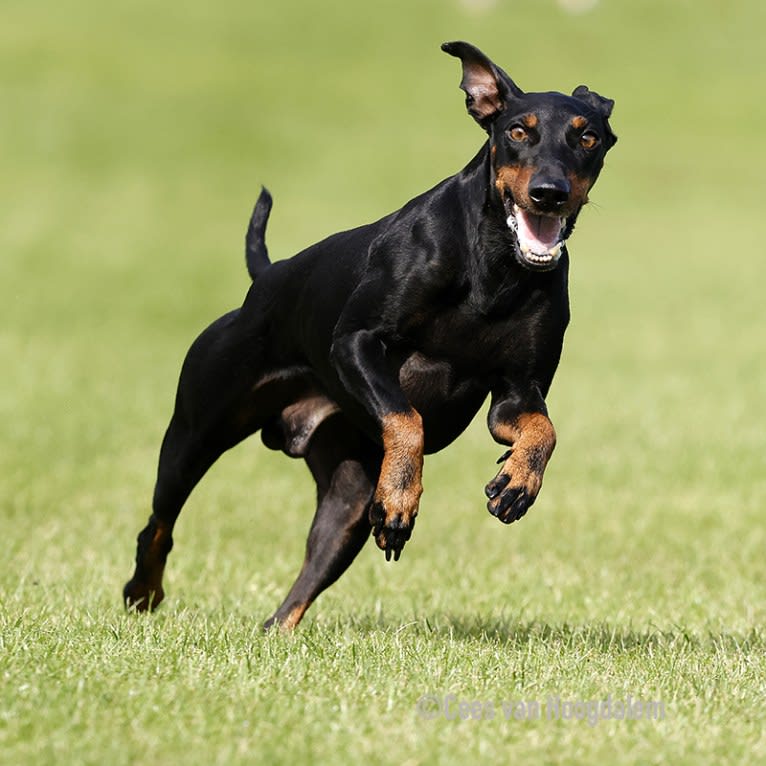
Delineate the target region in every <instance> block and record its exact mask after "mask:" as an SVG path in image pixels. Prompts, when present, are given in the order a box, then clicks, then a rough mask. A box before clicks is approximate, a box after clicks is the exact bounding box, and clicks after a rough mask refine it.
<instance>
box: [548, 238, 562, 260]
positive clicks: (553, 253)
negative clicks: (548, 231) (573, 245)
mask: <svg viewBox="0 0 766 766" xmlns="http://www.w3.org/2000/svg"><path fill="white" fill-rule="evenodd" d="M548 255H550V257H551V258H558V257H559V255H561V242H559V243H558V244H557V245H554V246H553V247H552V248H551V249H550V250H549V251H548Z"/></svg>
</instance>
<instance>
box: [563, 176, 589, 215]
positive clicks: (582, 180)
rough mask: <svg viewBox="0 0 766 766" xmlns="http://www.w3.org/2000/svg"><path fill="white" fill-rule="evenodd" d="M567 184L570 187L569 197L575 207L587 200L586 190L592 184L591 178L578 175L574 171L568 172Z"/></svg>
mask: <svg viewBox="0 0 766 766" xmlns="http://www.w3.org/2000/svg"><path fill="white" fill-rule="evenodd" d="M567 179H568V181H569V185H570V187H571V189H572V191H571V193H570V197H571V199H572V201H573V202H574V204H575V207H580V206H581V205H585V204H587V202H588V192H589V191H590V189H591V186H593V179H592V178H587V177H584V176H578V175H575V174H574V173H570V174H569V175H568V176H567Z"/></svg>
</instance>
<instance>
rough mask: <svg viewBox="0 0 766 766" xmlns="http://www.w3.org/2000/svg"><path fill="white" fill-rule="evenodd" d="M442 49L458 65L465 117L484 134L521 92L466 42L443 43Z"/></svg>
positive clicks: (498, 68)
mask: <svg viewBox="0 0 766 766" xmlns="http://www.w3.org/2000/svg"><path fill="white" fill-rule="evenodd" d="M442 50H443V51H444V52H445V53H449V54H450V56H455V57H456V58H459V59H460V61H461V62H462V64H463V79H462V80H461V82H460V87H461V88H462V89H463V90H464V91H465V93H466V97H465V105H466V107H467V109H468V114H470V115H471V117H473V118H474V120H476V122H478V123H479V125H481V126H482V128H484V130H487V131H488V130H489V126H490V123H491V122H492V120H493V119H494V118H495V117H496V116H497V115H498V114H499V113H500V112H502V111H503V109H505V107H506V106H507V104H508V102H509V101H510V100H511V99H512V98H514V97H516V98H518V97H519V96H522V95H523V91H522V90H521V89H520V88H519V87H518V86H517V85H516V83H514V82H513V80H511V78H510V77H508V75H507V74H506V73H505V72H504V71H503V70H502V69H500V67H498V66H495V64H493V63H492V62H491V61H490V60H489V59H488V58H487V57H486V56H485V55H484V54H483V53H482V52H481V51H480V50H479V49H478V48H476V47H474V46H473V45H471V44H470V43H464V42H460V41H457V42H451V43H444V44H443V45H442Z"/></svg>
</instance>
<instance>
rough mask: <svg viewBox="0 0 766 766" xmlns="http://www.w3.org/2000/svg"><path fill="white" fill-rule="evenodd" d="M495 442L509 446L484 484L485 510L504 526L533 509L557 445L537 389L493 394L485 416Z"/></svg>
mask: <svg viewBox="0 0 766 766" xmlns="http://www.w3.org/2000/svg"><path fill="white" fill-rule="evenodd" d="M488 424H489V430H490V433H491V434H492V436H493V437H494V439H495V441H497V442H499V443H500V444H505V445H508V446H509V447H510V449H509V450H508V452H506V453H505V454H504V455H503V456H502V458H500V461H498V462H502V468H501V469H500V472H499V473H498V474H497V476H495V478H494V479H492V481H490V482H489V484H487V486H486V488H485V490H484V491H485V493H486V495H487V497H488V498H489V502H488V503H487V508H488V510H489V512H490V513H491V514H492V515H493V516H496V517H497V518H498V519H500V521H502V522H503V523H504V524H510V523H511V522H512V521H516V520H518V519H520V518H521V517H522V516H523V515H524V514H525V513H526V512H527V511H528V510H529V508H530V507H531V506H532V504H533V503H534V502H535V500H536V498H537V494H538V492H539V491H540V487H541V486H542V483H543V473H544V471H545V467H546V466H547V465H548V460H550V457H551V454H552V453H553V449H554V447H555V446H556V431H555V430H554V428H553V424H552V423H551V421H550V419H549V418H548V414H547V411H546V407H545V401H544V400H543V397H542V395H541V394H540V392H539V390H538V388H537V386H531V387H530V390H529V391H520V390H519V388H518V387H515V386H509V385H506V386H503V387H502V388H501V389H499V390H497V391H493V393H492V406H491V407H490V411H489V416H488Z"/></svg>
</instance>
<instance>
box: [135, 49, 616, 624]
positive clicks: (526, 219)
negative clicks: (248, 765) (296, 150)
mask: <svg viewBox="0 0 766 766" xmlns="http://www.w3.org/2000/svg"><path fill="white" fill-rule="evenodd" d="M442 50H444V51H445V52H446V53H448V54H450V55H451V56H455V57H457V58H458V59H460V61H461V64H462V81H461V83H460V87H461V88H462V89H463V91H464V92H465V94H466V97H465V102H466V107H467V110H468V113H469V114H470V115H471V116H472V117H473V118H474V120H475V121H476V122H477V123H478V124H479V125H480V126H481V127H482V128H483V129H484V131H486V133H487V134H488V135H487V140H486V141H485V143H484V144H483V146H482V147H481V149H480V151H479V152H478V154H477V155H476V156H475V157H474V158H473V159H472V160H471V161H470V162H469V163H468V164H467V165H466V166H465V168H463V170H461V171H460V172H459V173H457V174H456V175H453V176H451V177H450V178H447V179H446V180H445V181H442V182H441V183H440V184H438V185H437V186H435V187H434V188H432V189H431V190H429V191H427V192H425V193H423V194H421V195H419V196H417V197H415V198H414V199H412V200H410V201H409V202H407V203H406V204H405V205H404V206H403V207H402V208H401V209H400V210H398V211H396V212H394V213H392V214H390V215H387V216H386V217H384V218H381V219H380V220H379V221H376V222H375V223H371V224H368V225H365V226H361V227H359V228H356V229H353V230H350V231H344V232H341V233H338V234H334V235H332V236H330V237H328V238H327V239H325V240H323V241H321V242H319V243H317V244H315V245H312V246H311V247H308V248H307V249H306V250H303V251H302V252H300V253H298V254H297V255H295V256H293V257H292V258H289V259H287V260H282V261H277V262H275V263H271V262H270V260H269V256H268V251H267V248H266V242H265V230H266V223H267V220H268V217H269V213H270V210H271V204H272V201H271V197H270V195H269V193H268V192H267V191H266V190H265V189H264V190H263V191H262V192H261V195H260V197H259V199H258V201H257V203H256V206H255V209H254V211H253V215H252V218H251V220H250V226H249V228H248V232H247V237H246V264H247V268H248V271H249V274H250V277H251V278H252V285H251V286H250V289H249V291H248V293H247V296H246V298H245V301H244V303H243V305H242V307H241V308H239V309H236V310H234V311H231V312H230V313H228V314H225V315H224V316H222V317H221V318H219V319H218V320H217V321H215V322H213V324H211V325H210V326H209V327H208V328H207V329H206V330H205V331H204V332H203V333H202V334H201V335H200V336H199V337H198V338H197V340H196V341H195V342H194V343H193V344H192V346H191V348H190V350H189V352H188V354H187V356H186V359H185V361H184V363H183V367H182V370H181V375H180V381H179V385H178V392H177V396H176V401H175V409H174V412H173V415H172V418H171V420H170V424H169V426H168V429H167V432H166V434H165V437H164V440H163V442H162V447H161V450H160V458H159V468H158V474H157V482H156V485H155V490H154V497H153V503H152V514H151V516H150V518H149V522H148V524H147V526H146V527H145V528H144V529H143V530H142V531H141V533H140V534H139V535H138V546H137V553H136V567H135V572H134V574H133V577H132V578H131V580H130V581H129V582H128V583H127V585H126V586H125V588H124V590H123V598H124V601H125V604H126V605H127V606H128V607H129V608H132V609H136V610H139V611H143V610H151V609H154V608H155V607H157V606H158V605H159V603H160V602H161V601H162V600H163V597H164V591H163V587H162V577H163V572H164V568H165V563H166V559H167V556H168V553H169V552H170V550H171V548H172V545H173V541H172V532H173V526H174V524H175V522H176V519H177V518H178V514H179V513H180V511H181V508H182V506H183V505H184V502H185V501H186V499H187V497H188V496H189V494H190V492H191V491H192V489H193V488H194V486H195V485H196V484H197V482H198V481H199V480H200V479H201V478H202V476H203V475H204V474H205V472H206V471H207V470H208V468H210V466H211V465H212V464H213V463H214V462H215V461H216V460H217V458H218V457H219V456H220V455H221V454H222V453H223V452H225V451H226V450H228V449H230V448H231V447H233V446H235V445H236V444H238V443H239V442H241V441H242V440H243V439H245V438H246V437H248V436H250V435H251V434H253V433H255V432H256V431H260V432H261V437H262V440H263V443H264V444H265V445H266V446H267V447H269V448H270V449H273V450H281V451H283V452H284V453H285V454H287V455H289V456H290V457H294V458H303V459H304V460H305V461H306V463H307V465H308V467H309V470H310V471H311V474H312V475H313V478H314V480H315V481H316V485H317V498H318V502H317V509H316V513H315V516H314V519H313V523H312V525H311V529H310V532H309V536H308V541H307V544H306V555H305V560H304V563H303V567H302V568H301V570H300V573H299V575H298V577H297V579H296V581H295V583H294V585H293V586H292V588H291V589H290V591H289V593H288V595H287V597H286V598H285V600H284V602H283V603H282V605H281V606H280V607H279V608H278V609H277V610H276V612H275V613H274V614H273V615H272V616H271V617H270V618H269V619H268V620H267V621H266V622H265V624H264V627H265V628H269V627H271V626H280V627H282V628H284V629H291V628H294V627H295V626H296V625H297V624H298V623H299V622H300V620H301V619H302V617H303V615H304V613H305V612H306V609H307V608H308V607H309V606H310V604H311V603H312V602H313V601H314V600H315V599H316V597H317V596H318V595H319V594H320V593H321V592H322V591H323V590H324V589H325V588H327V587H328V586H329V585H331V584H332V583H333V582H335V580H337V579H338V577H340V575H341V574H343V572H344V571H345V570H346V569H347V568H348V566H349V565H350V564H351V562H352V561H353V560H354V558H355V557H356V555H357V554H358V553H359V551H360V550H361V548H362V546H363V545H364V543H365V541H366V540H367V539H368V538H369V537H370V536H371V535H372V537H373V538H374V539H375V542H376V543H377V545H378V547H379V548H381V549H382V550H383V551H385V555H386V559H388V560H390V559H391V558H392V557H393V559H394V560H398V559H399V556H400V554H401V552H402V549H403V547H404V545H405V543H406V542H407V540H409V538H410V535H411V534H412V530H413V526H414V524H415V518H416V516H417V513H418V504H419V501H420V496H421V492H422V482H421V477H422V470H423V456H424V454H429V453H434V452H438V451H439V450H441V449H443V448H444V447H446V446H447V445H449V444H450V443H451V442H452V441H453V440H454V439H455V438H456V437H457V436H458V435H459V434H460V433H461V432H462V431H463V430H464V429H465V428H466V427H467V426H468V424H469V423H470V422H471V420H472V419H473V417H474V416H475V415H476V413H477V412H478V410H479V409H480V408H481V406H482V404H483V403H484V402H485V400H486V399H487V397H490V398H491V404H490V409H489V415H488V426H489V431H490V434H491V435H492V437H493V438H494V439H495V441H497V442H498V443H499V444H501V445H503V446H505V447H507V448H508V451H507V452H505V454H504V455H503V456H502V457H501V458H500V460H499V461H498V463H501V468H500V470H499V472H498V473H497V475H496V476H495V477H494V478H493V479H492V480H491V481H490V482H489V483H488V484H487V485H486V488H485V494H486V496H487V498H488V503H487V507H488V509H489V512H490V513H491V514H492V515H493V516H495V517H497V518H498V519H499V520H500V521H501V522H503V523H505V524H510V523H511V522H513V521H516V520H518V519H520V518H521V517H522V516H524V514H525V513H526V512H527V511H528V510H529V508H530V506H531V505H532V504H533V503H534V502H535V499H536V498H537V495H538V493H539V491H540V487H541V484H542V480H543V473H544V471H545V468H546V465H547V464H548V461H549V459H550V457H551V453H552V452H553V449H554V446H555V443H556V433H555V430H554V428H553V425H552V423H551V421H550V419H549V418H548V413H547V409H546V404H545V397H546V396H547V393H548V389H549V387H550V385H551V381H552V379H553V375H554V373H555V371H556V368H557V366H558V362H559V358H560V355H561V349H562V344H563V339H564V332H565V329H566V327H567V324H568V322H569V299H568V290H567V279H568V266H569V256H568V252H567V240H568V239H569V237H570V235H571V234H572V231H573V229H574V226H575V222H576V220H577V217H578V215H579V213H580V210H581V209H582V207H583V205H585V204H586V202H587V201H588V193H589V191H590V189H591V187H592V186H593V184H594V183H595V181H596V179H597V178H598V175H599V173H600V171H601V169H602V166H603V163H604V156H605V154H606V152H607V151H608V150H609V149H610V148H611V147H612V146H613V145H614V143H615V141H616V140H617V139H616V136H615V135H614V133H613V132H612V130H611V128H610V125H609V117H610V115H611V112H612V107H613V105H614V102H613V101H612V100H610V99H607V98H604V97H602V96H600V95H598V94H597V93H595V92H593V91H591V90H589V89H588V88H587V87H585V86H582V85H581V86H579V87H577V88H575V90H574V91H573V93H572V95H571V96H568V95H565V94H563V93H556V92H551V93H525V92H523V91H522V90H521V89H520V88H519V87H518V86H517V85H516V84H515V83H514V82H513V80H512V79H511V78H510V77H509V76H508V75H507V74H506V73H505V72H504V71H503V70H502V69H500V68H499V67H498V66H496V65H495V64H494V63H493V62H492V61H491V60H490V59H489V58H487V56H485V55H484V54H483V53H482V52H481V51H480V50H479V49H477V48H476V47H474V46H473V45H470V44H468V43H466V42H450V43H445V44H444V45H442Z"/></svg>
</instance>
